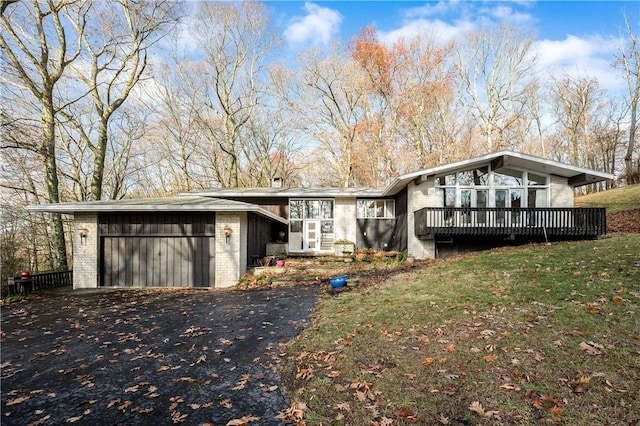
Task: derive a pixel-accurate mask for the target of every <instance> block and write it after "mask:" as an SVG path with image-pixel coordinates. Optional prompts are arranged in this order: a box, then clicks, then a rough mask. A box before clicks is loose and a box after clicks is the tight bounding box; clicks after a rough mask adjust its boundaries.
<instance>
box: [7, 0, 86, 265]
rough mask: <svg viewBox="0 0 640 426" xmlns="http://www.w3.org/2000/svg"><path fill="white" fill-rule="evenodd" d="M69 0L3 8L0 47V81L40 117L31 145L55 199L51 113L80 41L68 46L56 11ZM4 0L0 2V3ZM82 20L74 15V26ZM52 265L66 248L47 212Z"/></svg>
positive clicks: (57, 220)
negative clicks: (29, 101)
mask: <svg viewBox="0 0 640 426" xmlns="http://www.w3.org/2000/svg"><path fill="white" fill-rule="evenodd" d="M72 3H74V1H70V0H59V1H54V0H46V1H44V2H43V1H38V0H32V1H31V2H26V1H25V2H20V3H17V4H16V5H10V6H9V7H6V9H4V10H3V13H2V17H1V18H0V20H1V21H2V31H1V32H0V47H1V48H2V50H3V52H4V54H5V58H6V62H5V65H6V66H4V67H3V71H4V72H3V74H2V76H0V81H1V82H2V84H8V85H11V86H14V87H15V88H17V89H18V90H20V91H21V92H22V93H24V94H25V95H30V96H32V97H33V99H34V101H35V102H36V103H37V106H36V107H37V109H38V110H39V115H40V121H41V132H42V136H41V138H40V140H41V142H40V143H39V146H38V147H37V151H38V154H39V155H40V156H41V157H42V159H43V163H44V170H45V188H46V200H47V201H48V202H50V203H58V202H59V201H60V194H59V184H58V171H57V164H56V117H57V115H58V113H59V112H60V106H59V105H60V104H59V102H57V99H56V94H55V92H56V87H57V86H58V83H59V82H60V79H61V78H62V76H63V73H64V72H65V70H66V69H67V68H68V67H69V65H70V64H71V63H72V62H73V61H74V60H75V59H76V58H77V57H78V56H79V55H80V52H81V46H80V43H79V41H78V40H74V42H73V43H71V44H72V45H71V46H70V43H69V40H68V37H67V34H66V31H67V28H66V27H65V25H64V24H63V22H62V16H61V15H62V11H63V9H64V8H66V7H68V5H69V4H72ZM4 7H5V5H4V4H3V8H4ZM84 25H85V23H84V22H83V21H82V20H80V22H79V27H80V28H83V27H84ZM52 221H53V241H54V245H55V251H54V258H55V265H54V266H55V268H57V269H66V268H67V264H68V262H67V252H66V243H65V234H64V228H63V223H62V218H61V216H60V215H59V214H54V215H52Z"/></svg>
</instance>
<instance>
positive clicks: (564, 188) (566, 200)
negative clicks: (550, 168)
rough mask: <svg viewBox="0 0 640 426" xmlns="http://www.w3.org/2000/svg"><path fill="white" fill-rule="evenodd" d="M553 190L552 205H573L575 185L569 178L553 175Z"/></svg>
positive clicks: (551, 186)
mask: <svg viewBox="0 0 640 426" xmlns="http://www.w3.org/2000/svg"><path fill="white" fill-rule="evenodd" d="M549 191H550V192H551V207H573V187H571V185H569V183H568V180H567V178H563V177H561V176H555V175H551V183H550V185H549Z"/></svg>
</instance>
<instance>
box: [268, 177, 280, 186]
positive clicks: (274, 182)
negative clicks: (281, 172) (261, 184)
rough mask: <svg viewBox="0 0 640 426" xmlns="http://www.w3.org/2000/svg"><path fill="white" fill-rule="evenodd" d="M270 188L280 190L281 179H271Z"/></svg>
mask: <svg viewBox="0 0 640 426" xmlns="http://www.w3.org/2000/svg"><path fill="white" fill-rule="evenodd" d="M271 187H272V188H282V178H281V177H274V178H273V179H271Z"/></svg>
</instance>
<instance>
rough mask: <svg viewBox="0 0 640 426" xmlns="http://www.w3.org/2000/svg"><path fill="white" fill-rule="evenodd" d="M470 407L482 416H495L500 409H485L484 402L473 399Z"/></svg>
mask: <svg viewBox="0 0 640 426" xmlns="http://www.w3.org/2000/svg"><path fill="white" fill-rule="evenodd" d="M468 408H469V410H471V411H473V412H474V413H476V414H478V415H480V416H482V417H493V416H495V415H497V414H498V411H489V410H485V409H484V407H483V406H482V404H480V402H478V401H473V402H472V403H471V404H470V405H469V407H468Z"/></svg>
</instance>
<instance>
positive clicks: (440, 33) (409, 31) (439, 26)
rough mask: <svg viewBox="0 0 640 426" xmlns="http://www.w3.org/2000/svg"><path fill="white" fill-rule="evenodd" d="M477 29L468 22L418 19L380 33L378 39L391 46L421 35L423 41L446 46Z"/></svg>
mask: <svg viewBox="0 0 640 426" xmlns="http://www.w3.org/2000/svg"><path fill="white" fill-rule="evenodd" d="M475 29H476V25H475V24H474V23H473V22H470V21H466V20H460V21H456V22H455V23H453V24H448V23H446V22H443V21H441V20H439V19H435V20H427V19H417V20H413V21H410V22H407V23H406V24H405V25H403V26H402V27H400V28H398V29H397V30H393V31H379V32H378V37H379V39H380V41H381V42H382V43H385V44H389V45H390V44H393V43H394V42H396V41H398V40H399V39H404V40H412V39H414V38H415V37H416V36H418V35H419V36H421V37H422V38H423V39H429V40H433V41H435V42H437V43H440V44H442V45H444V44H447V43H449V42H450V41H452V40H456V39H457V38H459V37H461V36H462V35H463V34H465V33H467V32H469V31H473V30H475Z"/></svg>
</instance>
